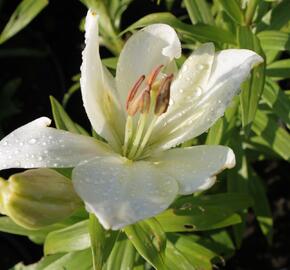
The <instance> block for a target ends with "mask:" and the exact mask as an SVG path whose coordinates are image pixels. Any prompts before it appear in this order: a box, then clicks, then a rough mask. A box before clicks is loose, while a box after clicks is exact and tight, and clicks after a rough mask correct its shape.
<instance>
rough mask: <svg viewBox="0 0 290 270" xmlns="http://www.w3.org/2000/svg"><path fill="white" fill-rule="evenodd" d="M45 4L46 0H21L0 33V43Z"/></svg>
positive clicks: (26, 22)
mask: <svg viewBox="0 0 290 270" xmlns="http://www.w3.org/2000/svg"><path fill="white" fill-rule="evenodd" d="M47 4H48V1H47V0H22V1H21V3H20V4H19V5H18V7H17V8H16V9H15V11H14V13H13V14H12V16H11V18H10V19H9V21H8V23H7V24H6V26H5V28H4V29H3V31H2V33H1V34H0V44H2V43H3V42H5V41H6V40H8V39H9V38H11V37H12V36H14V35H15V34H16V33H18V32H19V31H20V30H21V29H23V28H24V27H25V26H26V25H27V24H29V23H30V22H31V21H32V20H33V18H34V17H35V16H37V15H38V14H39V13H40V12H41V11H42V10H43V9H44V8H45V7H46V5H47Z"/></svg>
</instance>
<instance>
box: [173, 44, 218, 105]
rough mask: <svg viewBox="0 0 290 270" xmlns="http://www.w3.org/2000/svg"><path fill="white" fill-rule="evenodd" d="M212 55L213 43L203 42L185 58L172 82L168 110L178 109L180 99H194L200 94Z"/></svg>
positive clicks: (204, 84) (207, 75)
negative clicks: (170, 101)
mask: <svg viewBox="0 0 290 270" xmlns="http://www.w3.org/2000/svg"><path fill="white" fill-rule="evenodd" d="M214 55H215V50H214V45H213V43H205V44H203V45H202V46H200V47H199V48H198V49H196V50H195V51H194V52H193V53H192V54H191V56H190V57H188V58H187V60H186V61H185V62H184V64H183V65H182V67H181V69H180V71H179V73H178V75H177V78H176V79H175V80H174V81H173V82H172V86H171V100H172V105H171V106H170V108H169V109H170V111H175V110H176V109H178V108H176V107H179V102H180V101H183V100H184V99H190V100H194V99H195V98H198V97H199V96H200V95H201V94H202V91H204V89H205V87H206V85H207V83H208V80H209V77H210V73H211V69H212V64H213V62H214Z"/></svg>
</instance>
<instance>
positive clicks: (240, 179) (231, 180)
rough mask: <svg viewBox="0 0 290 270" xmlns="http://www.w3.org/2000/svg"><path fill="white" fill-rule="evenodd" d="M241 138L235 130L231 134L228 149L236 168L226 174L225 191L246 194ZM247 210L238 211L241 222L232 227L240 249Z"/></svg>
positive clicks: (246, 175)
mask: <svg viewBox="0 0 290 270" xmlns="http://www.w3.org/2000/svg"><path fill="white" fill-rule="evenodd" d="M242 143H243V142H242V138H241V136H240V135H239V132H238V130H237V129H236V130H235V131H234V132H233V134H232V140H231V141H230V145H229V146H230V147H231V148H232V149H233V151H234V153H235V156H236V166H235V167H234V168H233V169H231V170H229V171H228V173H227V176H228V177H227V189H228V191H229V192H242V193H245V194H248V193H249V191H248V181H249V177H248V163H247V157H246V155H245V152H244V149H243V144H242ZM246 212H247V210H244V211H240V214H241V217H242V222H241V223H240V224H237V225H235V226H234V227H233V232H234V239H235V243H236V245H237V246H238V247H240V245H241V242H242V236H243V233H244V230H245V222H246V221H245V214H246Z"/></svg>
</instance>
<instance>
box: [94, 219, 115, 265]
mask: <svg viewBox="0 0 290 270" xmlns="http://www.w3.org/2000/svg"><path fill="white" fill-rule="evenodd" d="M89 234H90V242H91V251H92V257H93V265H94V270H99V269H100V270H101V269H102V267H103V265H104V264H105V262H106V261H107V259H108V257H109V255H110V253H111V251H112V249H113V247H114V244H115V241H116V239H117V238H118V235H119V232H118V231H109V230H105V229H104V228H103V227H102V225H101V224H100V223H99V221H98V219H97V218H96V216H95V215H94V214H90V220H89Z"/></svg>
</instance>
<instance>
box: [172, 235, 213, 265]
mask: <svg viewBox="0 0 290 270" xmlns="http://www.w3.org/2000/svg"><path fill="white" fill-rule="evenodd" d="M174 244H175V247H176V248H177V249H178V250H179V251H180V252H181V253H182V254H183V255H184V256H185V257H186V258H187V259H188V261H189V262H190V263H191V264H192V265H193V266H194V267H196V269H205V270H211V269H212V263H211V260H212V259H214V258H215V257H218V255H217V254H216V253H215V252H213V251H212V250H210V249H208V248H206V247H204V246H202V245H200V244H198V243H196V242H195V239H194V237H193V236H190V235H187V236H183V235H182V236H179V237H178V239H177V241H176V242H175V243H174Z"/></svg>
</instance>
